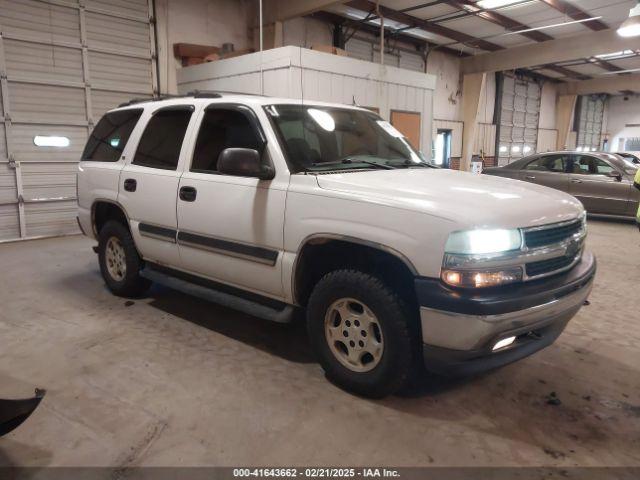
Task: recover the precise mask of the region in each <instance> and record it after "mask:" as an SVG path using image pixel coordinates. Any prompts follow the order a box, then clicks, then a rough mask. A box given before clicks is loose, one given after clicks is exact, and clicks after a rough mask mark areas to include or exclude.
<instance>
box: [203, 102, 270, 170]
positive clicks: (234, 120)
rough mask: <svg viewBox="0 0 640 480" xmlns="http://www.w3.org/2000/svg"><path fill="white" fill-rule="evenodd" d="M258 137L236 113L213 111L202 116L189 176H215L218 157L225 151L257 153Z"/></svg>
mask: <svg viewBox="0 0 640 480" xmlns="http://www.w3.org/2000/svg"><path fill="white" fill-rule="evenodd" d="M261 146H262V144H261V141H260V138H259V137H258V133H257V132H256V130H255V128H254V127H253V125H252V124H251V122H250V121H249V119H248V118H247V116H246V115H245V114H244V113H242V112H241V111H239V110H234V109H224V108H212V109H209V110H207V111H206V112H205V115H204V118H203V119H202V124H201V125H200V131H199V132H198V139H197V140H196V147H195V150H194V152H193V161H192V162H191V171H192V172H201V173H215V172H217V171H218V157H219V156H220V153H222V151H223V150H224V149H226V148H251V149H253V150H258V151H260V149H261Z"/></svg>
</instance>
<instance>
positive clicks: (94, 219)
mask: <svg viewBox="0 0 640 480" xmlns="http://www.w3.org/2000/svg"><path fill="white" fill-rule="evenodd" d="M109 219H116V220H118V221H120V222H121V223H122V224H123V225H124V226H125V227H127V228H128V229H129V231H131V223H130V217H129V214H128V213H127V211H126V209H125V208H124V207H123V206H122V205H121V204H120V203H118V202H117V201H115V200H110V199H106V198H97V199H95V200H94V202H93V204H92V205H91V228H92V229H93V233H94V235H95V237H96V238H98V235H99V233H100V227H102V226H103V225H104V224H105V223H106V221H107V220H109Z"/></svg>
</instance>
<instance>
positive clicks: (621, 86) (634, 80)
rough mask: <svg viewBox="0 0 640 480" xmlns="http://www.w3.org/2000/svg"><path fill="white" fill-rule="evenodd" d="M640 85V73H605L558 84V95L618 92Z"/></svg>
mask: <svg viewBox="0 0 640 480" xmlns="http://www.w3.org/2000/svg"><path fill="white" fill-rule="evenodd" d="M638 85H640V74H638V73H636V74H630V75H606V78H604V77H599V78H593V79H591V80H585V81H583V82H565V83H563V84H561V85H559V86H558V94H559V95H588V94H591V93H610V94H613V95H615V94H618V93H620V92H623V91H625V90H630V91H636V90H638Z"/></svg>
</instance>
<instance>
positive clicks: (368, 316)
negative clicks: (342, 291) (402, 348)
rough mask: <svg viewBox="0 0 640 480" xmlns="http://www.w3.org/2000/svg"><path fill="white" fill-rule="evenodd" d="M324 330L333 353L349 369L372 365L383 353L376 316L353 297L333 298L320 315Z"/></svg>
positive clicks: (360, 368)
mask: <svg viewBox="0 0 640 480" xmlns="http://www.w3.org/2000/svg"><path fill="white" fill-rule="evenodd" d="M324 333H325V337H326V340H327V344H328V345H329V350H331V353H332V354H333V356H334V357H335V358H336V360H338V361H339V362H340V363H341V364H342V365H343V366H345V367H346V368H348V369H349V370H351V371H353V372H368V371H370V370H373V369H374V368H376V366H377V365H378V364H379V363H380V360H381V359H382V354H383V352H384V338H383V337H382V328H380V322H379V321H378V317H376V316H375V314H374V313H373V312H372V311H371V309H369V307H367V306H366V305H365V304H364V303H362V302H361V301H359V300H356V299H354V298H341V299H339V300H336V301H335V302H333V303H332V304H331V306H330V307H329V308H328V309H327V313H326V314H325V317H324Z"/></svg>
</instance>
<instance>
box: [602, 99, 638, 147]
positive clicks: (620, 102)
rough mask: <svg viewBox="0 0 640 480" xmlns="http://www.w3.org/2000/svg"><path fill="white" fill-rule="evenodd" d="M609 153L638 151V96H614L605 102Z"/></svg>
mask: <svg viewBox="0 0 640 480" xmlns="http://www.w3.org/2000/svg"><path fill="white" fill-rule="evenodd" d="M606 119H607V129H606V132H607V134H608V138H609V145H608V148H609V151H612V152H616V151H621V150H640V95H616V96H613V97H610V98H609V100H608V102H607V115H606Z"/></svg>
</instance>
